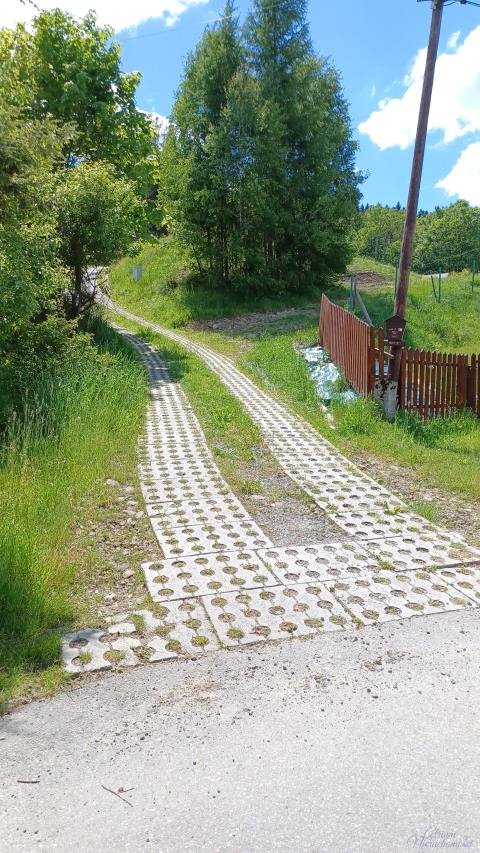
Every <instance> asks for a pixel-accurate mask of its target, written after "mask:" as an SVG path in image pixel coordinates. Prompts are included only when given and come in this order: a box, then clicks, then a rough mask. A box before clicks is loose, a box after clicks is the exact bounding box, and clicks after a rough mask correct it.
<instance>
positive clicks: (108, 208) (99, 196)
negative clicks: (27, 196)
mask: <svg viewBox="0 0 480 853" xmlns="http://www.w3.org/2000/svg"><path fill="white" fill-rule="evenodd" d="M56 207H57V214H58V232H59V238H60V241H59V243H60V245H59V254H60V257H61V258H62V260H63V262H64V264H65V265H66V266H67V267H68V268H69V269H70V270H71V274H72V291H71V304H70V310H71V315H72V316H73V317H76V316H77V315H78V313H79V312H80V311H81V310H82V307H83V306H84V305H85V304H87V305H90V304H91V302H92V299H93V294H92V292H91V291H87V292H85V284H84V282H85V273H86V271H87V269H88V268H89V267H99V266H107V265H108V264H111V263H112V262H113V261H115V260H117V259H118V258H120V257H121V256H122V255H124V254H127V253H128V252H129V251H131V250H132V249H133V248H134V246H135V243H136V241H137V239H138V238H139V237H140V235H141V233H142V231H143V229H144V225H145V222H144V206H143V204H142V202H141V201H140V199H139V198H138V196H137V194H136V192H135V187H134V184H133V183H132V182H131V181H128V180H127V179H126V178H119V177H116V175H115V172H114V168H113V166H111V165H109V164H108V163H101V162H97V163H89V162H84V163H80V164H79V165H78V166H76V167H75V168H74V169H69V170H68V171H67V173H66V175H65V179H64V180H63V181H62V183H61V184H60V186H59V188H58V191H57V194H56Z"/></svg>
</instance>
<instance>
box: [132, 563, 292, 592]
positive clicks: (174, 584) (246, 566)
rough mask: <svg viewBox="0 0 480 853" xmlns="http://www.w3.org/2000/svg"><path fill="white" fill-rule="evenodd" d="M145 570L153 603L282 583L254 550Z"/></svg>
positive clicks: (153, 565) (145, 566) (145, 567)
mask: <svg viewBox="0 0 480 853" xmlns="http://www.w3.org/2000/svg"><path fill="white" fill-rule="evenodd" d="M142 568H143V571H144V574H145V579H146V583H147V587H148V591H149V593H150V595H151V597H152V599H153V601H168V600H173V599H176V598H190V597H192V596H198V595H215V594H217V593H220V592H231V591H232V590H234V589H237V590H238V589H242V588H246V589H248V588H253V587H265V586H274V585H277V584H278V583H279V579H278V577H276V576H275V575H273V574H272V572H270V571H269V569H268V568H267V566H266V565H265V563H264V562H263V561H262V560H261V559H260V557H259V556H257V554H255V553H254V552H253V551H239V552H236V551H229V552H224V553H215V554H207V555H205V554H201V555H196V556H194V557H185V558H181V559H174V560H163V561H157V562H154V563H144V564H143V566H142Z"/></svg>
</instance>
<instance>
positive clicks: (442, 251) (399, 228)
mask: <svg viewBox="0 0 480 853" xmlns="http://www.w3.org/2000/svg"><path fill="white" fill-rule="evenodd" d="M404 220H405V212H404V211H402V210H401V209H400V208H399V206H398V205H397V207H384V206H382V205H381V204H376V205H374V206H372V207H369V206H367V207H366V208H365V209H364V210H363V211H362V212H361V213H360V214H359V216H358V218H357V230H356V238H355V243H356V250H357V252H358V254H359V255H366V256H368V257H370V258H374V259H375V260H377V261H382V262H384V263H389V264H395V263H397V262H398V259H399V256H400V249H401V243H402V234H403V223H404ZM473 261H475V263H476V268H477V270H478V268H479V266H480V208H478V207H470V205H469V204H467V202H466V201H457V202H455V204H451V205H449V206H448V207H437V208H435V210H434V211H432V213H425V212H422V215H420V213H419V216H418V221H417V229H416V235H415V246H414V252H413V259H412V268H413V269H414V270H415V271H416V272H420V273H436V272H438V270H442V271H443V272H452V271H456V270H463V269H471V267H472V262H473Z"/></svg>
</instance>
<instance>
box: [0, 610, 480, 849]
mask: <svg viewBox="0 0 480 853" xmlns="http://www.w3.org/2000/svg"><path fill="white" fill-rule="evenodd" d="M479 646H480V619H479V614H478V611H470V612H456V613H443V614H439V615H437V616H429V617H424V616H420V617H416V618H413V619H409V620H404V621H398V622H390V623H388V624H385V625H382V626H381V625H375V626H368V627H365V628H363V629H362V630H361V631H360V632H358V633H354V632H351V631H350V632H345V633H341V632H338V633H332V634H325V635H324V636H322V637H321V638H314V639H308V640H304V641H302V640H299V639H296V640H293V641H291V642H288V641H286V642H285V641H283V642H281V643H278V644H270V645H268V646H262V647H254V648H252V649H248V650H247V649H244V650H232V651H224V650H223V651H219V652H215V653H213V654H211V655H208V656H205V657H204V658H203V659H201V660H198V661H190V662H182V661H176V660H175V661H171V662H170V663H166V664H161V665H153V666H146V667H143V668H140V669H137V670H135V671H134V672H128V673H125V674H123V675H118V674H117V675H107V676H103V677H100V678H99V679H98V680H92V681H90V682H89V683H86V684H85V683H83V684H81V683H80V682H77V683H76V685H75V687H74V689H73V690H72V691H71V692H69V693H68V694H63V695H59V696H57V697H56V698H55V699H53V700H51V701H48V702H43V703H34V704H32V705H30V706H28V707H25V708H24V709H21V710H19V711H17V712H16V713H14V714H12V715H11V716H10V717H7V718H5V719H4V720H3V721H2V722H1V723H0V730H1V734H0V737H4V739H2V740H0V752H1V759H0V781H1V786H0V808H1V813H2V815H3V818H2V835H1V838H0V850H1V851H8V853H13V851H30V850H32V851H35V850H46V851H49V853H54V851H62V853H63V851H70V850H72V849H76V850H79V851H168V853H170V851H172V853H176V851H179V853H183V851H195V852H196V851H203V850H206V851H226V850H232V851H242V853H244V851H270V850H278V851H317V850H327V851H332V853H343V851H345V853H347V851H348V853H350V851H359V852H360V853H366V851H372V853H379V852H380V851H397V850H398V851H400V850H410V849H426V848H427V849H428V847H430V848H431V847H433V846H434V845H433V843H431V844H430V845H429V844H427V843H426V842H424V843H423V847H422V846H421V845H420V839H421V836H422V835H423V833H425V832H429V831H431V830H433V829H435V828H436V829H438V831H440V832H443V833H457V835H456V836H455V839H456V840H455V843H454V844H452V839H451V838H450V843H449V847H448V849H460V837H462V838H463V840H466V842H467V845H468V848H467V849H478V846H479V842H480V809H479V755H478V734H479V732H478V708H479V705H480V687H479V668H478V659H479ZM18 779H24V780H29V779H30V780H34V779H39V783H38V784H21V783H19V782H17V780H18ZM102 785H105V786H106V787H107V788H111V789H112V790H117V791H118V789H119V788H124V789H128V788H132V789H133V790H131V791H130V792H129V793H127V794H125V795H124V796H125V797H126V798H127V799H128V800H129V802H130V803H131V805H127V804H126V803H124V802H122V800H121V799H119V798H118V797H117V796H115V795H114V794H112V793H110V792H109V791H106V790H104V789H103V788H102ZM415 835H416V836H417V839H418V840H417V843H416V845H415V844H414V842H415ZM455 845H456V846H455ZM435 849H447V846H446V841H445V843H444V846H443V847H442V846H441V845H440V844H439V843H436V844H435ZM463 849H465V848H463Z"/></svg>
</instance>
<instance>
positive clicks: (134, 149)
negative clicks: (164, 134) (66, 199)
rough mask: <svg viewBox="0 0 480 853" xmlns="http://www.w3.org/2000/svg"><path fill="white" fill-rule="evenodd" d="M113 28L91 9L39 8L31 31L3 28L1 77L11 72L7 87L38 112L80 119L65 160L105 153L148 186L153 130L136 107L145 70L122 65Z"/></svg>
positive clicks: (75, 122) (71, 120)
mask: <svg viewBox="0 0 480 853" xmlns="http://www.w3.org/2000/svg"><path fill="white" fill-rule="evenodd" d="M112 35H113V30H111V29H110V28H109V27H101V26H99V25H98V24H97V22H96V18H95V15H94V14H93V13H92V12H89V13H88V14H87V15H86V16H85V17H84V18H83V19H79V20H77V19H76V18H74V17H73V16H72V15H70V14H68V13H67V12H63V11H61V10H60V9H55V10H54V11H52V12H41V13H40V14H39V15H38V16H37V17H36V18H35V22H34V26H33V30H32V32H31V33H29V32H28V31H27V30H26V29H25V27H24V26H22V25H18V26H17V27H16V29H15V30H4V31H2V32H1V33H0V66H1V67H0V85H1V86H2V87H4V86H5V85H6V84H8V82H9V81H10V82H11V81H12V79H14V80H15V83H16V85H15V87H12V86H11V85H10V86H8V88H9V90H10V91H12V92H13V91H14V92H15V93H16V98H17V99H18V98H21V100H22V101H23V103H22V106H24V107H25V108H26V109H28V110H29V112H30V113H31V115H32V116H33V117H35V118H37V119H43V118H48V117H51V118H54V119H56V120H57V121H58V122H59V123H61V124H64V123H68V124H72V125H74V126H75V129H76V133H75V137H74V138H73V139H71V140H70V141H69V143H68V145H65V147H64V151H63V153H64V160H65V164H66V165H72V164H74V163H75V162H76V160H77V159H78V158H81V159H90V160H105V161H108V162H110V163H112V164H114V166H115V168H116V170H117V172H118V173H119V174H122V175H125V176H127V177H129V178H131V179H134V180H135V181H136V183H137V185H138V186H139V188H140V190H141V191H142V192H143V193H144V194H146V193H147V191H148V189H149V187H150V186H151V171H152V166H153V160H154V154H155V146H154V138H155V134H154V131H153V128H152V125H151V122H150V121H149V119H148V117H147V116H146V115H145V114H144V113H142V112H140V111H139V110H138V109H137V108H136V104H135V93H136V90H137V88H138V84H139V82H140V75H139V74H138V73H137V72H132V73H125V72H123V71H122V70H121V68H120V46H119V44H118V43H116V42H112V41H111V38H112Z"/></svg>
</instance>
